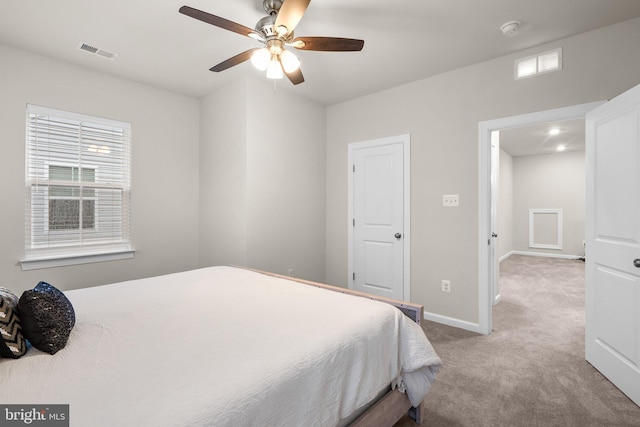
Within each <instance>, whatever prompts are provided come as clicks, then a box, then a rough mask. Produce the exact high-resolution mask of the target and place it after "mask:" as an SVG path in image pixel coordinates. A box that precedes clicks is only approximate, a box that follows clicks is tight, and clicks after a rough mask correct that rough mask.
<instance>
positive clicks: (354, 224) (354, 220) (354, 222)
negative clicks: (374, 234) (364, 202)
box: [353, 218, 356, 227]
mask: <svg viewBox="0 0 640 427" xmlns="http://www.w3.org/2000/svg"><path fill="white" fill-rule="evenodd" d="M353 226H354V227H355V226H356V219H355V218H353Z"/></svg>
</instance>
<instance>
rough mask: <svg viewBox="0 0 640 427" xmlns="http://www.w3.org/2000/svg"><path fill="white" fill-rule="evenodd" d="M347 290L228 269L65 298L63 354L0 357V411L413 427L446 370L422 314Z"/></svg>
mask: <svg viewBox="0 0 640 427" xmlns="http://www.w3.org/2000/svg"><path fill="white" fill-rule="evenodd" d="M350 293H353V292H350V291H348V290H345V289H342V288H333V287H330V286H327V285H323V284H318V283H314V282H308V281H302V280H299V281H295V280H288V279H287V278H284V277H282V276H278V275H273V274H269V273H263V272H258V271H253V270H249V269H243V268H238V267H227V266H224V267H209V268H203V269H197V270H192V271H187V272H181V273H175V274H168V275H164V276H159V277H153V278H146V279H140V280H133V281H127V282H121V283H116V284H111V285H105V286H97V287H93V288H86V289H77V290H72V291H67V292H65V294H66V296H67V298H68V299H69V301H71V303H72V304H73V307H74V310H75V316H76V324H75V327H74V329H73V330H72V332H71V336H70V337H69V341H68V343H67V345H66V347H65V348H64V349H62V350H60V351H59V352H58V353H56V354H54V355H50V354H46V353H43V352H41V351H39V350H37V349H35V348H31V349H30V350H29V351H28V352H27V353H26V354H25V355H24V356H22V357H21V358H19V359H15V360H13V359H0V384H1V386H0V390H1V391H0V403H2V404H69V411H70V422H71V426H88V425H91V426H115V425H117V426H146V425H149V426H205V425H208V426H271V425H274V426H275V425H277V426H301V425H305V426H314V425H315V426H338V425H348V424H351V425H358V426H360V425H392V424H393V423H394V422H395V420H396V419H397V418H398V417H399V416H402V414H403V413H404V412H406V411H407V410H409V409H410V408H413V409H412V413H413V414H414V416H415V417H416V418H417V421H418V422H419V421H420V409H419V405H420V403H421V402H422V401H423V400H424V398H425V396H426V394H427V392H428V391H429V388H430V386H431V383H432V382H433V380H434V378H435V375H436V373H437V371H438V369H439V367H440V365H441V361H440V359H439V358H438V356H437V354H436V353H435V351H434V350H433V347H432V346H431V344H430V343H429V341H428V340H427V338H426V337H425V335H424V332H423V331H422V329H421V328H420V326H419V321H420V319H421V313H422V307H421V306H417V305H412V304H406V303H401V302H392V303H393V304H390V303H387V302H381V301H376V300H373V299H371V298H369V297H367V296H366V295H364V294H363V295H360V296H354V295H350ZM362 296H365V297H362ZM398 308H400V309H398ZM416 310H417V311H416ZM405 313H406V314H405ZM410 316H411V317H414V319H411V318H410ZM416 321H417V322H416ZM415 408H418V409H415Z"/></svg>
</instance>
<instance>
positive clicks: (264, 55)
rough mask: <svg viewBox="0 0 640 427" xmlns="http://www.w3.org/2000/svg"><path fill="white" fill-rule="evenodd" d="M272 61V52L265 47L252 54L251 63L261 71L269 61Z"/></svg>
mask: <svg viewBox="0 0 640 427" xmlns="http://www.w3.org/2000/svg"><path fill="white" fill-rule="evenodd" d="M270 61H271V53H270V52H269V49H267V48H266V47H263V48H262V49H258V50H256V51H255V52H253V54H252V55H251V63H252V64H253V66H254V67H256V68H257V69H258V70H260V71H264V70H266V69H267V67H268V66H269V62H270Z"/></svg>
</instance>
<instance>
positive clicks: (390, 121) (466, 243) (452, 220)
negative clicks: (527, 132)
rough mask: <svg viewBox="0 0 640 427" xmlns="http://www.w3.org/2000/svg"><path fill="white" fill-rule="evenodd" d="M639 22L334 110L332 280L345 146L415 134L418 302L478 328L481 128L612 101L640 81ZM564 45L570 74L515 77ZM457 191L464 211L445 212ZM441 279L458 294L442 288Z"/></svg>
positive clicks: (341, 250)
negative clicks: (516, 69)
mask: <svg viewBox="0 0 640 427" xmlns="http://www.w3.org/2000/svg"><path fill="white" fill-rule="evenodd" d="M638 40H640V19H635V20H631V21H627V22H624V23H622V24H618V25H614V26H610V27H606V28H603V29H600V30H596V31H592V32H588V33H584V34H582V35H579V36H575V37H571V38H567V39H564V40H561V41H559V42H556V43H552V44H546V45H541V46H538V47H537V48H535V49H528V50H525V51H521V52H518V53H517V54H514V55H509V56H504V57H500V58H497V59H494V60H491V61H487V62H483V63H479V64H476V65H473V66H470V67H466V68H462V69H458V70H454V71H451V72H448V73H444V74H441V75H438V76H434V77H431V78H428V79H424V80H420V81H417V82H414V83H411V84H407V85H403V86H399V87H396V88H393V89H390V90H387V91H383V92H379V93H375V94H371V95H369V96H365V97H362V98H358V99H354V100H351V101H348V102H344V103H341V104H337V105H333V106H331V107H329V108H328V109H327V203H326V209H327V275H326V280H327V281H328V282H329V283H332V284H336V285H342V286H346V281H347V221H348V218H347V165H346V159H347V145H348V144H349V143H350V142H354V141H364V140H369V139H376V138H381V137H384V136H391V135H399V134H405V133H409V134H411V232H412V235H411V243H412V247H411V255H412V259H411V265H412V267H411V284H412V289H411V296H412V299H413V300H414V301H415V302H417V303H421V304H424V305H425V309H426V311H427V312H430V313H432V314H434V315H439V316H443V317H448V318H451V319H456V320H461V321H465V322H470V323H471V324H477V323H478V305H479V302H478V123H479V122H481V121H486V120H491V119H497V118H502V117H508V116H513V115H517V114H523V113H529V112H534V111H541V110H547V109H552V108H558V107H564V106H569V105H576V104H582V103H587V102H592V101H598V100H603V99H608V98H612V97H615V96H616V95H619V94H620V93H622V92H624V91H625V90H627V89H629V88H631V87H633V86H635V85H637V84H638V83H640V55H638V54H637V49H638ZM556 47H562V48H563V60H564V62H563V70H562V71H559V72H554V73H549V74H546V75H541V76H538V77H535V78H529V79H523V80H519V81H515V80H514V78H513V63H514V60H515V59H517V58H521V57H524V56H527V55H530V54H535V53H539V52H544V51H546V50H550V49H553V48H556ZM443 194H459V195H460V207H458V208H456V209H451V208H443V207H442V195H443ZM442 279H449V280H451V285H452V291H451V293H443V292H441V290H440V288H441V286H440V282H441V280H442Z"/></svg>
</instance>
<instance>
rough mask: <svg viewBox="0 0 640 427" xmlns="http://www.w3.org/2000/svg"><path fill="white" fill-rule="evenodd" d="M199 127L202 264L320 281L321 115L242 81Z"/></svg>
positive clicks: (205, 112) (218, 96)
mask: <svg viewBox="0 0 640 427" xmlns="http://www.w3.org/2000/svg"><path fill="white" fill-rule="evenodd" d="M278 84H279V85H282V86H285V85H287V84H289V83H288V82H284V81H283V82H281V83H278ZM285 87H286V86H285ZM201 123H202V138H201V154H202V155H201V158H200V169H201V216H200V218H201V224H200V231H201V244H200V261H201V264H202V265H213V264H237V265H244V266H250V267H254V268H259V269H263V270H269V271H273V272H276V273H281V274H287V272H288V270H289V269H293V270H294V275H295V276H297V277H303V278H306V279H310V280H318V281H324V273H325V271H324V268H325V262H324V257H325V210H324V197H325V180H324V176H325V150H324V144H325V139H326V138H325V123H326V118H325V109H324V108H323V107H321V106H320V105H318V104H315V103H313V102H310V101H308V100H305V99H303V98H301V97H299V96H297V95H294V94H292V93H291V92H289V91H287V90H285V89H278V90H277V91H276V92H275V93H274V90H273V86H272V85H271V84H269V83H267V82H263V81H259V80H256V79H253V78H243V79H241V80H239V81H237V82H236V83H234V84H233V85H231V86H229V87H226V88H224V89H222V90H220V91H217V92H215V93H213V94H211V95H209V96H208V97H206V98H205V99H203V101H202V113H201Z"/></svg>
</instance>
